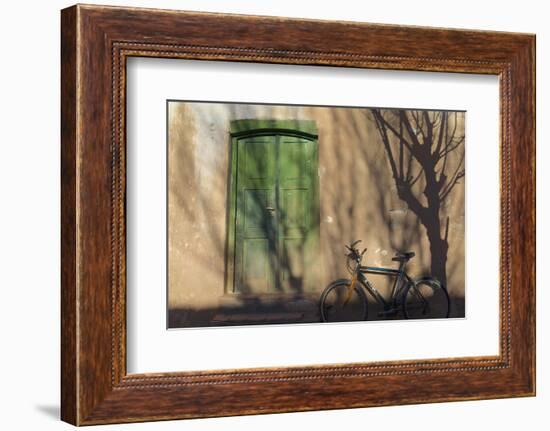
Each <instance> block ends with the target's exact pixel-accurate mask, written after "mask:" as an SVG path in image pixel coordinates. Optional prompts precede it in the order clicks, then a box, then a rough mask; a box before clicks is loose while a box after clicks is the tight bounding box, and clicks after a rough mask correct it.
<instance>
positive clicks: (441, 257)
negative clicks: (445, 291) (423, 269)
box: [424, 218, 449, 286]
mask: <svg viewBox="0 0 550 431" xmlns="http://www.w3.org/2000/svg"><path fill="white" fill-rule="evenodd" d="M435 225H437V226H435ZM424 226H425V227H426V230H427V232H428V239H429V240H430V254H431V260H432V263H431V275H432V276H433V277H435V278H437V279H438V280H439V281H440V282H441V283H443V285H444V286H447V251H448V249H449V244H448V242H447V240H446V239H444V238H441V231H440V223H439V218H438V219H437V223H433V224H431V223H430V224H429V225H426V224H424Z"/></svg>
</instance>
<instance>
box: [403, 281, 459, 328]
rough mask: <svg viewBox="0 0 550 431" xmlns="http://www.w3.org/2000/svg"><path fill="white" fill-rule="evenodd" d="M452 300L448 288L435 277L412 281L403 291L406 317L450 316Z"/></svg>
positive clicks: (434, 317) (432, 317) (431, 317)
mask: <svg viewBox="0 0 550 431" xmlns="http://www.w3.org/2000/svg"><path fill="white" fill-rule="evenodd" d="M449 311H450V300H449V294H448V293H447V289H445V287H443V286H442V285H441V283H439V281H437V280H435V279H421V280H418V281H416V282H414V283H411V284H410V285H409V286H408V287H407V289H405V292H404V293H403V313H404V315H405V318H406V319H444V318H447V317H449Z"/></svg>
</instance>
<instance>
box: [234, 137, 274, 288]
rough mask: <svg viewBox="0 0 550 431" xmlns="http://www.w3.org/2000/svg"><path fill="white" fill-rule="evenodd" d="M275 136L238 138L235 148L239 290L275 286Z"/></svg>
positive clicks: (236, 252) (237, 278)
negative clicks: (272, 210) (273, 209)
mask: <svg viewBox="0 0 550 431" xmlns="http://www.w3.org/2000/svg"><path fill="white" fill-rule="evenodd" d="M275 138H276V137H275V136H258V137H252V138H247V139H240V140H239V141H238V144H237V145H238V148H237V205H236V207H237V208H236V210H237V213H236V232H235V286H234V291H235V292H239V293H266V292H270V291H273V290H274V289H275V287H276V281H275V274H276V268H277V265H276V264H273V262H272V260H273V255H274V254H275V253H276V226H275V221H274V214H273V213H272V212H271V211H269V210H268V208H274V207H275V180H276V178H275V167H276V165H275V162H276V159H275V155H276V152H275V150H276V146H275V144H276V139H275Z"/></svg>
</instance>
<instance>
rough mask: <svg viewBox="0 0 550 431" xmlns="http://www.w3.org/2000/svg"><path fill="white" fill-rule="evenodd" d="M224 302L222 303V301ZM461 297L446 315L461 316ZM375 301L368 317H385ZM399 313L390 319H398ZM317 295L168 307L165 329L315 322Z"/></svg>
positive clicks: (381, 318)
mask: <svg viewBox="0 0 550 431" xmlns="http://www.w3.org/2000/svg"><path fill="white" fill-rule="evenodd" d="M224 301H225V303H224ZM464 303H465V301H464V298H461V297H451V311H450V316H449V317H450V318H463V317H465V307H464ZM377 312H378V307H377V304H373V303H369V319H368V320H386V319H385V318H383V317H379V316H377ZM402 318H403V317H402V315H401V314H399V315H397V316H395V317H393V318H392V320H401V319H402ZM319 322H321V315H320V312H319V296H317V295H310V296H299V297H290V298H285V299H281V298H278V297H251V298H240V300H239V301H238V302H234V301H232V300H231V298H224V297H222V298H221V299H220V305H219V306H218V307H211V308H172V309H170V310H168V328H170V329H173V328H201V327H216V326H237V325H238V326H243V325H268V324H290V323H319Z"/></svg>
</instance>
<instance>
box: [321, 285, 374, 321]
mask: <svg viewBox="0 0 550 431" xmlns="http://www.w3.org/2000/svg"><path fill="white" fill-rule="evenodd" d="M350 283H351V280H347V279H341V280H337V281H334V282H332V283H331V284H329V285H328V286H327V287H326V289H325V290H324V291H323V293H322V294H321V301H320V308H321V319H322V321H323V322H352V321H358V320H367V315H368V302H367V297H366V295H365V292H363V290H362V289H361V286H360V284H359V281H358V282H357V283H356V284H355V287H354V288H353V292H352V294H351V297H349V300H348V301H347V302H346V298H347V296H348V292H349V285H350Z"/></svg>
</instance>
